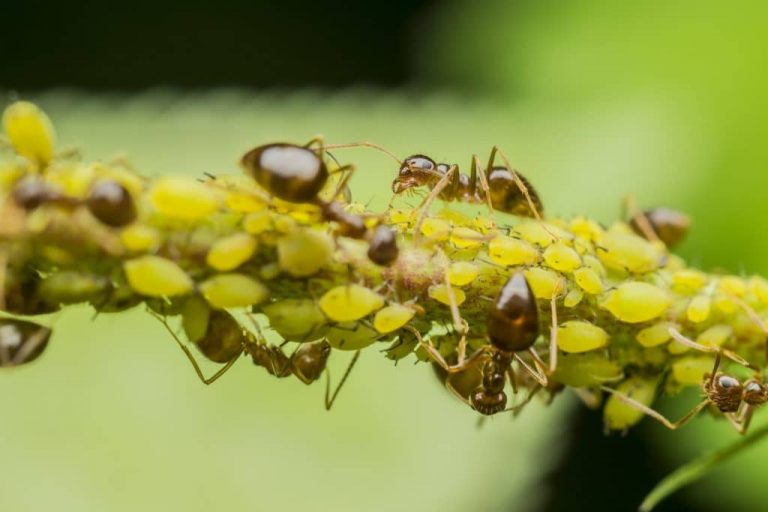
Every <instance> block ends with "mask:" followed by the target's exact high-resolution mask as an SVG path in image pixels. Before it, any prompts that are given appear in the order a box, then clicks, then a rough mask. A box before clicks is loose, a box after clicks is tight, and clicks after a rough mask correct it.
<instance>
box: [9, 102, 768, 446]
mask: <svg viewBox="0 0 768 512" xmlns="http://www.w3.org/2000/svg"><path fill="white" fill-rule="evenodd" d="M3 125H4V133H5V149H4V151H3V153H2V157H3V158H2V160H0V209H1V210H2V211H0V218H2V219H3V222H2V223H0V289H2V294H0V310H2V311H3V314H2V318H0V366H18V365H21V364H24V363H26V362H29V361H32V360H34V359H36V358H37V357H38V356H39V355H40V354H41V353H42V351H43V350H44V348H45V347H46V346H47V344H48V340H49V337H50V335H51V330H50V328H48V327H44V326H42V325H39V324H38V323H37V322H32V321H30V320H28V319H22V318H20V317H25V316H33V315H40V314H45V313H50V312H53V311H56V310H59V309H61V308H62V307H64V306H67V305H69V304H76V303H83V302H85V303H89V304H91V305H92V307H93V308H94V309H95V311H96V312H98V313H99V314H108V313H112V312H118V311H123V310H126V309H129V308H134V307H144V308H146V309H147V310H148V311H149V312H151V313H152V314H153V315H154V316H155V317H157V318H158V319H159V320H160V321H161V322H162V323H163V324H164V325H165V326H166V327H167V329H168V331H169V333H170V335H171V337H172V338H173V339H175V341H176V342H177V343H178V345H179V347H180V348H181V350H182V351H183V353H184V354H185V355H186V357H187V358H188V359H189V360H190V362H191V363H192V365H193V367H194V369H195V371H196V373H197V374H198V376H199V377H200V379H201V380H202V381H203V382H205V383H206V384H209V383H212V382H214V381H215V380H216V379H218V378H219V377H221V376H222V375H223V374H224V373H225V372H227V371H228V370H229V369H230V368H232V367H233V365H234V364H235V363H236V361H237V360H238V359H240V358H241V357H247V358H250V359H251V361H252V362H253V363H254V364H255V365H256V366H257V367H259V368H260V369H261V370H262V371H265V372H267V373H268V374H270V375H272V376H274V377H276V378H292V377H295V378H297V379H298V380H299V381H301V382H304V383H306V384H311V383H313V382H316V381H317V380H319V379H321V378H323V374H326V375H328V374H329V373H330V371H329V370H328V366H329V362H330V364H331V365H333V364H334V362H333V361H335V360H336V357H335V356H333V354H334V353H337V354H338V353H339V352H344V351H347V352H352V354H351V356H350V357H349V360H350V363H349V365H348V367H347V371H346V372H345V373H344V374H343V377H342V378H341V379H339V381H338V384H337V386H336V388H335V391H331V388H332V386H331V385H330V378H329V377H328V378H327V379H326V406H327V407H330V406H331V404H332V403H333V401H334V399H335V397H336V394H337V392H338V390H339V388H340V386H341V385H342V384H343V383H344V382H345V381H346V380H347V377H348V376H349V374H350V370H351V369H352V366H353V365H354V364H355V363H356V362H357V360H358V357H360V356H361V354H362V353H363V352H367V353H370V354H375V353H379V352H383V353H384V355H385V357H387V358H388V359H390V360H392V361H395V362H399V361H401V360H405V359H410V360H414V361H418V362H426V363H430V364H428V365H425V366H432V367H433V368H434V369H435V371H436V373H437V375H438V377H439V378H440V380H441V382H443V383H444V384H445V386H446V388H447V389H448V390H449V391H450V392H451V393H452V394H453V395H455V396H457V397H458V398H459V399H460V400H461V401H463V402H464V403H465V404H466V405H467V406H468V407H470V408H471V409H474V410H475V411H477V412H478V413H480V414H483V415H493V414H500V413H503V412H504V411H508V412H510V413H512V414H518V413H519V412H520V411H522V410H523V409H524V407H525V406H526V404H528V403H529V402H530V401H532V400H534V399H536V398H543V399H544V400H545V401H548V400H552V399H553V398H554V397H555V396H556V395H557V394H558V393H560V392H564V391H566V390H568V391H572V392H575V393H576V394H577V395H578V396H579V397H581V398H582V399H583V400H584V402H585V403H586V404H588V405H590V406H594V407H597V406H599V405H600V404H602V403H604V404H605V405H604V409H603V410H604V417H605V423H606V426H607V427H608V428H609V429H612V430H624V429H626V428H629V427H631V426H632V425H634V424H635V423H637V422H638V421H639V420H640V419H641V418H642V417H643V416H644V415H649V416H652V417H653V418H655V419H657V420H658V421H660V422H661V423H663V424H665V425H666V426H668V427H670V428H676V427H678V426H680V425H681V424H683V423H684V422H685V421H688V420H689V419H690V418H692V417H694V416H695V415H696V414H697V413H698V412H700V411H702V410H704V409H706V408H710V409H712V410H714V411H720V412H722V413H723V414H724V415H725V416H726V417H727V418H728V419H729V420H731V422H732V423H733V424H734V425H735V426H736V427H737V429H738V430H739V431H742V432H743V431H744V430H746V429H747V427H748V426H749V422H750V419H751V417H752V412H753V410H754V409H755V408H756V407H759V406H760V405H762V404H763V403H765V401H766V398H767V397H768V388H767V387H766V385H765V384H764V382H765V381H764V379H763V378H762V376H761V375H760V369H761V368H764V367H765V364H766V363H765V361H764V353H765V340H766V335H767V334H768V329H766V326H765V324H764V322H765V319H766V316H768V281H766V280H765V279H763V278H761V277H758V276H753V277H743V276H733V275H721V274H707V273H704V272H701V271H699V270H696V269H694V268H690V267H688V266H686V265H685V262H683V261H682V260H681V259H680V258H679V257H677V256H675V255H674V254H672V253H670V247H672V246H674V245H675V244H676V243H678V242H679V241H680V239H681V238H682V237H683V235H684V234H685V232H686V230H687V228H688V224H689V222H688V219H687V217H685V216H684V215H682V214H679V213H677V212H673V211H671V210H668V209H662V208H657V209H653V210H647V211H644V212H640V211H635V210H634V208H632V209H631V211H629V212H628V215H627V217H626V218H627V221H626V222H624V221H618V222H616V223H614V224H612V225H609V226H604V225H601V224H599V223H597V222H595V221H593V220H591V219H587V218H583V217H576V218H573V219H569V220H563V219H557V218H544V217H543V216H542V213H543V206H542V200H541V197H542V196H540V194H539V193H538V191H537V190H536V189H535V188H534V187H533V186H532V184H531V182H530V181H528V180H527V179H525V178H523V177H522V175H520V174H519V173H518V172H517V171H516V170H514V169H513V168H512V166H511V164H510V162H509V160H508V158H507V157H506V156H505V155H504V154H503V153H501V152H500V151H499V150H498V149H494V150H493V152H492V154H491V157H490V159H489V162H488V163H487V165H486V166H485V167H484V168H483V167H481V164H480V163H479V160H478V158H477V157H473V158H472V164H471V167H470V172H469V174H468V175H465V174H462V173H461V172H460V171H459V168H458V166H456V165H447V164H438V163H436V162H435V161H434V160H432V159H431V158H429V157H426V156H423V155H414V156H411V157H408V158H406V159H404V160H400V159H399V158H397V157H394V155H392V154H391V153H390V152H388V151H386V150H383V149H382V148H380V147H379V146H376V145H374V144H371V143H359V144H351V145H350V144H337V145H325V144H324V143H323V142H322V140H319V139H316V140H313V141H311V142H310V143H309V144H307V145H303V146H302V145H296V144H292V143H277V144H267V145H262V146H259V147H257V148H255V149H253V150H251V151H249V152H247V153H246V154H245V156H243V158H242V160H241V164H242V167H243V169H244V171H245V172H242V171H241V172H234V173H233V174H232V175H225V174H221V175H218V174H217V175H216V176H213V175H210V176H208V177H185V176H166V177H162V178H157V179H152V180H150V179H145V178H143V177H141V176H140V175H138V174H136V173H135V171H133V170H132V169H131V168H130V167H129V166H127V165H126V164H124V163H123V162H120V161H115V162H85V161H81V160H80V159H78V158H73V157H72V156H70V155H64V154H62V153H57V150H56V145H55V143H54V139H55V138H54V132H53V127H52V125H51V123H50V121H49V120H48V118H47V117H46V116H45V114H44V113H43V112H42V111H40V110H39V109H38V108H37V107H35V106H34V105H31V104H29V103H16V104H13V105H11V106H9V107H8V109H7V110H6V112H5V114H4V116H3ZM348 146H364V147H375V148H378V149H382V150H383V151H385V152H387V153H389V154H390V156H393V157H394V159H395V160H397V167H394V166H393V167H392V168H391V169H390V171H391V172H392V176H393V179H394V182H393V185H392V190H393V192H394V194H395V196H396V197H395V198H394V199H396V200H398V202H401V201H400V200H401V196H403V195H405V194H406V193H407V192H409V191H412V190H413V189H415V188H418V187H423V188H425V189H426V191H427V195H426V197H425V198H424V200H423V201H422V204H420V205H417V206H415V207H410V206H409V207H406V208H403V207H395V206H394V205H391V206H390V207H388V208H387V209H386V211H383V212H378V213H375V212H367V211H365V208H364V207H362V206H361V205H358V204H355V203H353V202H351V199H350V197H349V193H348V190H347V183H348V181H349V180H350V177H351V176H352V170H353V168H352V166H351V165H336V164H335V161H334V160H333V159H332V158H331V157H330V156H329V154H328V149H333V148H341V147H348ZM497 157H500V158H501V160H502V161H503V164H504V165H503V166H500V165H497V163H496V162H495V160H496V158H497ZM361 172H363V171H362V170H361ZM365 172H367V170H365ZM441 201H444V202H447V203H449V202H451V201H461V202H465V203H471V204H477V205H479V207H478V208H477V210H478V211H477V215H476V216H468V215H465V214H462V213H459V212H457V211H454V210H451V209H450V208H447V207H446V208H443V209H442V210H440V211H437V212H436V213H435V212H433V210H434V208H430V207H431V206H434V205H435V204H439V203H440V202H441ZM393 203H394V201H393ZM483 205H484V206H483ZM262 331H269V334H268V335H269V336H270V337H272V338H271V339H272V340H273V341H267V336H266V335H264V334H262ZM274 340H279V341H274ZM369 347H370V349H369ZM195 351H197V352H199V353H200V354H202V356H203V358H204V359H205V360H207V361H208V362H209V363H210V364H211V365H217V367H216V370H214V371H213V373H212V374H211V375H210V376H206V375H207V374H208V371H206V370H205V368H204V367H203V366H204V365H201V364H200V363H198V361H197V358H196V356H195ZM206 365H207V363H206ZM686 387H698V388H700V389H701V390H702V391H703V392H704V394H705V400H704V401H703V402H702V403H700V404H699V405H697V407H696V408H694V409H693V410H692V411H691V413H690V414H689V415H687V416H686V417H684V418H683V419H682V420H680V421H678V422H671V421H669V420H667V419H666V418H664V417H662V416H661V415H660V414H659V413H657V412H656V411H655V410H653V408H652V404H653V402H654V400H655V399H656V397H657V396H658V395H659V394H673V393H676V392H677V391H679V390H680V389H682V388H686Z"/></svg>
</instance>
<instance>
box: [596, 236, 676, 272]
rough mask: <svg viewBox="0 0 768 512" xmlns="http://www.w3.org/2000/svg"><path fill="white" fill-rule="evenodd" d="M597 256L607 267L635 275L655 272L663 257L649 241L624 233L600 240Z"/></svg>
mask: <svg viewBox="0 0 768 512" xmlns="http://www.w3.org/2000/svg"><path fill="white" fill-rule="evenodd" d="M597 255H598V257H599V258H600V261H602V262H603V264H604V265H605V266H606V267H608V268H610V269H613V270H618V271H624V270H626V271H628V272H633V273H645V272H650V271H652V270H655V269H656V268H658V266H659V263H660V262H661V256H662V254H661V253H660V252H659V250H658V249H656V248H655V247H654V246H653V245H652V244H650V243H649V242H648V241H647V240H645V239H643V238H640V237H639V236H636V235H631V234H624V233H606V234H605V236H603V238H602V239H601V240H600V243H599V247H598V252H597Z"/></svg>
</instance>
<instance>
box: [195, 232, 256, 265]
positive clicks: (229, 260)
mask: <svg viewBox="0 0 768 512" xmlns="http://www.w3.org/2000/svg"><path fill="white" fill-rule="evenodd" d="M254 252H256V239H255V238H253V237H252V236H251V235H248V234H246V233H235V234H234V235H230V236H228V237H226V238H220V239H219V240H216V242H215V243H214V244H213V245H212V246H211V248H210V250H209V251H208V255H207V256H206V258H205V261H206V263H208V265H209V266H211V267H213V268H215V269H216V270H220V271H222V272H225V271H228V270H233V269H235V268H237V267H239V266H240V265H242V264H243V263H245V262H246V261H248V260H249V259H250V258H251V256H253V253H254Z"/></svg>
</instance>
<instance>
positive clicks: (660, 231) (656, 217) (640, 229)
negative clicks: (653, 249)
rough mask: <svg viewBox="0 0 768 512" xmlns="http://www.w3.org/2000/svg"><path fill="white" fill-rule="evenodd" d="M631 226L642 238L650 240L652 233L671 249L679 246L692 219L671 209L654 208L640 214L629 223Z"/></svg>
mask: <svg viewBox="0 0 768 512" xmlns="http://www.w3.org/2000/svg"><path fill="white" fill-rule="evenodd" d="M629 225H630V226H631V227H632V229H633V230H634V231H635V233H637V234H638V235H640V236H644V237H646V238H648V237H649V236H650V235H651V233H648V230H650V231H651V232H652V234H653V236H655V237H656V238H658V239H659V240H661V241H662V242H664V245H666V246H667V247H669V248H672V247H674V246H676V245H677V244H679V243H680V242H681V241H682V240H683V238H685V235H686V234H687V233H688V229H689V228H690V226H691V219H690V217H688V216H687V215H686V214H684V213H682V212H678V211H677V210H672V209H671V208H663V207H659V208H654V209H652V210H646V211H644V212H642V213H638V214H637V215H635V216H634V217H632V218H631V219H630V221H629Z"/></svg>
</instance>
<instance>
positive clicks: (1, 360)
mask: <svg viewBox="0 0 768 512" xmlns="http://www.w3.org/2000/svg"><path fill="white" fill-rule="evenodd" d="M50 337H51V329H49V328H48V327H44V326H42V325H39V324H36V323H34V322H29V321H26V320H17V319H13V318H2V319H0V367H3V368H5V367H11V366H20V365H23V364H27V363H29V362H32V361H34V360H35V359H37V358H38V357H40V354H42V353H43V351H44V350H45V348H46V347H47V346H48V340H49V339H50Z"/></svg>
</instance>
